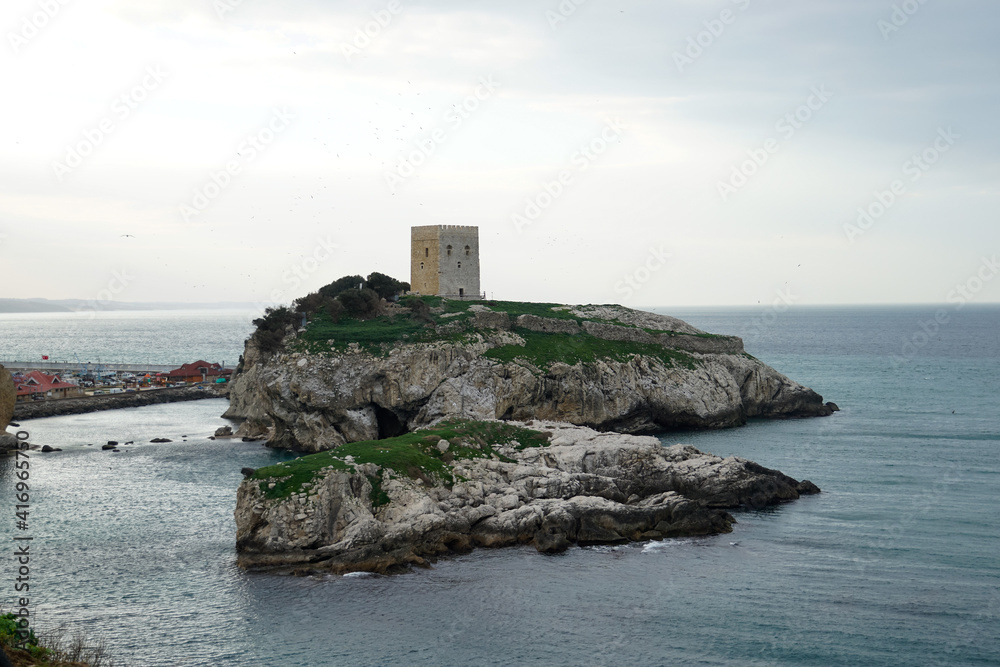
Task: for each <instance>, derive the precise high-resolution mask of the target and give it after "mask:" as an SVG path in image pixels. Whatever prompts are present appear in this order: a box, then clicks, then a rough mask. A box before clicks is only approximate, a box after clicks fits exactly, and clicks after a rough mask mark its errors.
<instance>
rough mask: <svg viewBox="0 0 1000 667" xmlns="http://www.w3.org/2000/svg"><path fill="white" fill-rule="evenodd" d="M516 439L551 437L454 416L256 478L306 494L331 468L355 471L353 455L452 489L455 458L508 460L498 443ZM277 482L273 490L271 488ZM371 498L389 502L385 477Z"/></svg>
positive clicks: (531, 442)
mask: <svg viewBox="0 0 1000 667" xmlns="http://www.w3.org/2000/svg"><path fill="white" fill-rule="evenodd" d="M442 439H444V440H447V441H448V442H449V445H450V446H449V448H448V451H447V452H441V451H440V450H438V448H437V443H438V441H439V440H442ZM512 441H516V442H517V443H518V445H517V448H518V449H524V448H526V447H544V446H546V445H548V436H547V435H546V434H543V433H540V432H538V431H534V430H532V429H527V428H524V427H520V426H516V425H514V424H509V423H506V422H482V421H469V420H464V419H453V420H448V421H445V422H442V423H440V424H438V425H437V426H435V427H433V428H430V429H423V430H419V431H414V432H412V433H406V434H405V435H401V436H398V437H395V438H386V439H385V440H366V441H363V442H349V443H347V444H344V445H341V446H340V447H338V448H337V449H333V450H330V451H326V452H319V453H318V454H309V455H307V456H303V457H300V458H297V459H295V460H293V461H286V462H285V463H278V464H276V465H272V466H267V467H266V468H260V469H258V470H256V471H255V472H254V474H253V476H252V477H251V479H254V480H259V482H260V490H261V491H262V492H263V493H264V495H265V496H266V497H268V498H287V497H289V496H291V495H292V494H294V493H299V492H301V491H302V485H303V484H304V483H306V482H312V481H314V480H315V479H317V478H318V477H320V476H322V475H323V474H325V473H326V472H327V470H328V469H330V468H334V469H337V470H345V471H348V470H352V467H351V465H350V464H349V463H347V461H346V460H345V459H346V457H348V456H351V457H353V458H354V463H357V464H363V463H374V464H375V465H377V466H379V467H380V468H384V469H389V470H391V471H392V473H390V474H395V475H397V476H401V477H409V478H411V479H420V480H423V481H425V482H427V483H431V484H433V483H436V482H443V483H444V484H445V485H446V486H448V487H449V488H450V487H451V485H452V484H454V483H455V476H454V473H453V472H452V467H451V464H452V463H453V462H454V461H459V460H467V459H477V458H492V457H493V456H494V455H496V456H497V457H499V458H501V459H503V460H509V459H505V457H503V456H502V455H501V454H500V453H499V452H497V451H496V447H497V446H500V445H506V444H508V443H510V442H512ZM369 481H371V477H369ZM272 483H273V484H274V488H269V486H270V484H272ZM371 498H372V503H373V505H375V506H376V507H377V506H380V505H384V504H386V503H387V502H388V501H389V498H388V496H387V495H386V494H385V492H384V491H383V490H382V485H381V480H378V483H376V482H372V496H371Z"/></svg>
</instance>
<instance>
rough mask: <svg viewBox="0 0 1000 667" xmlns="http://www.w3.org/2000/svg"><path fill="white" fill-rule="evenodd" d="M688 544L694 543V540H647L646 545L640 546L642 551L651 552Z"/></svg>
mask: <svg viewBox="0 0 1000 667" xmlns="http://www.w3.org/2000/svg"><path fill="white" fill-rule="evenodd" d="M688 544H695V541H694V540H676V539H675V540H660V541H653V542H648V543H647V544H646V546H644V547H643V548H642V553H644V554H645V553H652V552H654V551H663V550H664V549H669V548H671V547H682V546H685V545H688Z"/></svg>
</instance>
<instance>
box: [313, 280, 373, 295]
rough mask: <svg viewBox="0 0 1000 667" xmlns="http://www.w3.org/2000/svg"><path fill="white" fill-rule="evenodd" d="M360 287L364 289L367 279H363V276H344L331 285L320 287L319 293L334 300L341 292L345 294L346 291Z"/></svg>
mask: <svg viewBox="0 0 1000 667" xmlns="http://www.w3.org/2000/svg"><path fill="white" fill-rule="evenodd" d="M358 285H361V287H362V288H364V287H365V279H364V278H362V277H361V276H344V277H343V278H337V279H336V280H334V281H333V282H332V283H330V284H329V285H324V286H323V287H320V288H319V293H320V294H322V295H323V296H328V297H330V298H333V297H335V296H337V295H338V294H340V293H341V292H343V291H344V290H349V289H354V290H356V289H358Z"/></svg>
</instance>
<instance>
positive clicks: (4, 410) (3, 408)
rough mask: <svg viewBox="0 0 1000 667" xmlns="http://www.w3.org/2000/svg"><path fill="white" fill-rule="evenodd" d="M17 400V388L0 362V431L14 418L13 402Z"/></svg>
mask: <svg viewBox="0 0 1000 667" xmlns="http://www.w3.org/2000/svg"><path fill="white" fill-rule="evenodd" d="M16 400H17V390H16V388H15V387H14V378H13V377H11V375H10V371H8V370H7V369H6V368H4V367H3V365H2V364H0V431H2V430H4V429H5V428H7V425H8V424H9V423H10V420H11V419H13V418H14V402H15V401H16Z"/></svg>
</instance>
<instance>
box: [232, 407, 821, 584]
mask: <svg viewBox="0 0 1000 667" xmlns="http://www.w3.org/2000/svg"><path fill="white" fill-rule="evenodd" d="M244 474H246V475H247V479H245V480H244V481H243V482H242V484H241V485H240V488H239V492H238V494H237V506H236V525H237V550H238V552H239V558H238V562H239V564H240V566H241V567H244V568H248V569H261V568H268V569H279V570H285V571H294V572H296V573H298V574H307V573H314V572H332V573H340V574H342V573H346V572H354V571H364V572H377V573H392V572H396V571H399V570H401V569H404V568H406V567H408V566H413V565H417V566H425V565H427V564H428V562H429V560H433V559H434V558H436V557H438V556H440V555H443V554H448V553H465V552H468V551H471V550H472V549H473V548H474V547H501V546H508V545H514V544H531V545H534V546H535V548H536V549H538V550H539V551H542V552H549V553H551V552H558V551H562V550H564V549H566V548H567V547H569V546H570V545H571V544H580V545H587V544H616V543H622V542H627V541H631V540H650V539H663V538H669V537H677V536H690V535H711V534H716V533H723V532H728V531H730V530H731V526H732V524H733V523H734V522H735V520H734V519H733V517H732V516H731V515H730V514H729V513H728V512H726V511H725V510H726V509H734V508H741V507H761V506H765V505H770V504H775V503H779V502H784V501H789V500H794V499H796V498H798V497H799V496H800V494H809V493H818V492H819V489H818V488H816V486H814V485H813V484H812V483H811V482H808V481H803V482H798V481H796V480H794V479H792V478H790V477H787V476H785V475H783V474H782V473H780V472H777V471H775V470H769V469H767V468H764V467H762V466H759V465H757V464H756V463H753V462H751V461H747V460H744V459H740V458H725V459H723V458H720V457H718V456H712V455H711V454H704V453H702V452H699V451H698V450H696V449H695V448H693V447H690V446H686V445H674V446H672V447H664V446H663V445H662V444H661V443H660V441H659V440H658V439H657V438H654V437H650V436H633V435H623V434H618V433H601V432H598V431H594V430H592V429H589V428H586V427H580V426H573V425H570V424H564V423H556V422H529V423H525V424H519V423H512V422H497V421H493V422H475V421H464V420H449V421H445V422H442V423H441V424H439V425H438V426H436V427H433V428H431V429H426V430H420V431H416V432H414V433H410V434H407V435H404V436H400V437H396V438H389V439H385V440H379V441H374V442H364V443H352V444H347V445H343V446H341V447H339V448H337V449H335V450H332V451H327V452H321V453H317V454H311V455H308V456H304V457H302V458H299V459H297V460H295V461H290V462H288V463H282V464H278V465H274V466H270V467H267V468H261V469H259V470H255V471H254V470H245V471H244Z"/></svg>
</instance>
